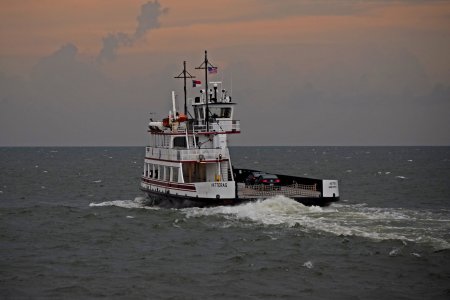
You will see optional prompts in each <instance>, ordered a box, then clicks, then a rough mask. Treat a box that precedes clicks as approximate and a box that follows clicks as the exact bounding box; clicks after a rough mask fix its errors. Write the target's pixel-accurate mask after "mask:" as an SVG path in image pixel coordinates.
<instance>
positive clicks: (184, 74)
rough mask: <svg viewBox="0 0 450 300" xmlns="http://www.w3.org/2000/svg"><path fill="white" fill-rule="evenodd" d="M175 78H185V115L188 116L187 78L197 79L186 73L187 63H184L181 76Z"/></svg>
mask: <svg viewBox="0 0 450 300" xmlns="http://www.w3.org/2000/svg"><path fill="white" fill-rule="evenodd" d="M174 78H183V79H184V114H185V115H187V104H186V102H187V95H186V94H187V93H186V78H195V76H192V75H191V73H189V72H188V71H186V61H183V71H181V73H180V75H178V76H176V77H174Z"/></svg>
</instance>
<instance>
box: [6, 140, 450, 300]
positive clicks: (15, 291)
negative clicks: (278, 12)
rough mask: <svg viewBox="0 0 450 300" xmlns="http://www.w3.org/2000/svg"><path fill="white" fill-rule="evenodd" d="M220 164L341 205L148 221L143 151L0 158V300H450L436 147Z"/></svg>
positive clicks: (214, 211) (446, 210) (196, 212)
mask: <svg viewBox="0 0 450 300" xmlns="http://www.w3.org/2000/svg"><path fill="white" fill-rule="evenodd" d="M231 154H232V158H233V164H234V165H235V166H237V167H243V168H253V169H261V170H266V171H270V172H275V173H285V174H292V175H299V176H304V175H306V176H311V177H318V178H330V179H334V178H336V179H339V184H340V193H341V201H340V202H338V203H335V204H333V205H331V206H329V207H325V208H321V207H305V206H303V205H301V204H298V203H296V202H295V201H292V200H291V199H288V198H285V197H282V196H277V197H273V198H269V199H261V200H260V201H257V202H253V203H246V204H242V205H239V206H234V207H213V208H202V209H200V208H188V209H159V208H155V207H148V206H145V198H144V195H143V194H142V193H141V192H140V191H139V177H140V174H141V172H142V159H143V155H144V148H143V147H127V148H119V147H118V148H95V147H94V148H83V147H79V148H77V147H73V148H0V170H1V171H0V299H48V298H50V299H51V298H56V299H95V298H106V299H124V298H125V299H231V298H233V299H380V298H385V299H450V184H449V180H450V147H234V148H231Z"/></svg>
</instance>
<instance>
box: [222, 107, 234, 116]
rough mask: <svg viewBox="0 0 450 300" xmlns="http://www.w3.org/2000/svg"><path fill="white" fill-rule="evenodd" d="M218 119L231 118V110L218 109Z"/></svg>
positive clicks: (225, 108) (227, 108)
mask: <svg viewBox="0 0 450 300" xmlns="http://www.w3.org/2000/svg"><path fill="white" fill-rule="evenodd" d="M220 117H221V118H231V108H229V107H223V108H221V109H220Z"/></svg>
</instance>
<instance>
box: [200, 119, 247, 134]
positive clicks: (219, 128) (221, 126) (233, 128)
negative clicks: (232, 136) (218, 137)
mask: <svg viewBox="0 0 450 300" xmlns="http://www.w3.org/2000/svg"><path fill="white" fill-rule="evenodd" d="M206 129H207V128H206V124H202V125H194V128H193V131H194V133H202V132H208V131H207V130H206ZM240 130H241V125H240V122H239V121H238V120H220V121H218V122H211V123H210V124H209V132H212V131H214V132H218V133H221V132H227V133H231V132H239V131H240Z"/></svg>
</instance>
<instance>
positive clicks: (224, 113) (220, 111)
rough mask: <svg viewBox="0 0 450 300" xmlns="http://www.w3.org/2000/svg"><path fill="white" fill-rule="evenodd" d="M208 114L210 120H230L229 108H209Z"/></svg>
mask: <svg viewBox="0 0 450 300" xmlns="http://www.w3.org/2000/svg"><path fill="white" fill-rule="evenodd" d="M209 113H210V115H211V117H212V118H231V108H230V107H211V108H210V109H209Z"/></svg>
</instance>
